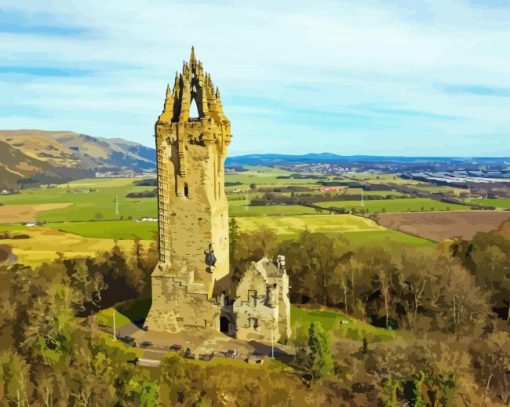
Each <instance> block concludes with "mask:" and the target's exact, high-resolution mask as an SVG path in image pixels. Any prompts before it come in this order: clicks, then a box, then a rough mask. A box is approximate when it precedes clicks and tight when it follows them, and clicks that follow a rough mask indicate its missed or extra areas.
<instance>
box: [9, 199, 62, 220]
mask: <svg viewBox="0 0 510 407" xmlns="http://www.w3.org/2000/svg"><path fill="white" fill-rule="evenodd" d="M69 205H71V204H68V203H53V204H49V203H42V204H34V205H28V204H26V205H4V206H0V224H2V223H24V222H33V221H35V220H36V219H37V216H38V214H39V213H40V212H44V211H50V210H55V209H63V208H66V207H68V206H69Z"/></svg>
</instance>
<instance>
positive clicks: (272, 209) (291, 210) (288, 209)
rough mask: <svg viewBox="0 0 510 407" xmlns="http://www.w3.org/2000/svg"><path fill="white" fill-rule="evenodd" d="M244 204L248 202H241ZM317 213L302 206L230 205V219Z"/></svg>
mask: <svg viewBox="0 0 510 407" xmlns="http://www.w3.org/2000/svg"><path fill="white" fill-rule="evenodd" d="M241 202H243V203H244V204H245V203H246V202H244V201H241ZM314 213H316V211H315V209H313V208H308V207H306V206H301V205H266V206H247V205H232V204H230V208H229V215H230V217H245V216H296V215H312V214H314Z"/></svg>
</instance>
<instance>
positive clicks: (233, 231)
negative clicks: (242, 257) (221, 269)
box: [228, 218, 239, 264]
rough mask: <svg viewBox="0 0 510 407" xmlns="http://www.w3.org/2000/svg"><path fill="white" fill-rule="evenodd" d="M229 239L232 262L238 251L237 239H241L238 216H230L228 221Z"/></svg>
mask: <svg viewBox="0 0 510 407" xmlns="http://www.w3.org/2000/svg"><path fill="white" fill-rule="evenodd" d="M228 239H229V240H228V242H229V254H230V263H231V264H232V263H233V260H234V254H235V252H236V246H237V241H238V240H239V225H238V224H237V220H236V218H230V220H229V222H228Z"/></svg>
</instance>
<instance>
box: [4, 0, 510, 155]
mask: <svg viewBox="0 0 510 407" xmlns="http://www.w3.org/2000/svg"><path fill="white" fill-rule="evenodd" d="M409 3H410V2H406V1H392V2H388V1H384V2H383V1H379V2H374V1H368V0H367V1H359V0H358V1H354V0H352V1H314V2H304V1H288V0H287V1H280V2H276V3H275V2H270V1H256V2H255V1H245V2H234V1H226V2H205V1H202V2H200V1H191V2H188V1H187V2H184V1H183V2H168V1H153V2H135V1H126V0H124V1H118V0H115V1H108V2H105V1H101V2H100V1H83V0H82V1H75V0H73V1H66V2H62V1H24V2H23V3H22V4H21V3H20V2H19V1H11V0H4V1H3V4H4V10H17V11H19V12H20V13H22V15H24V16H28V17H27V18H30V16H35V17H33V18H32V20H30V21H34V20H35V21H39V22H41V23H45V24H47V25H54V24H63V25H68V26H71V27H73V26H77V27H81V28H84V29H85V30H86V32H87V34H86V35H83V36H68V37H63V36H49V35H40V34H31V35H28V34H0V53H1V54H2V55H3V56H4V55H6V56H7V58H6V59H3V62H2V64H4V65H12V66H20V65H22V66H26V65H29V66H52V67H61V68H73V69H77V68H79V69H84V70H92V72H93V74H92V75H90V76H86V77H79V78H72V77H71V78H68V77H64V78H61V77H52V78H46V77H37V78H35V79H33V78H32V79H30V80H28V78H26V77H20V79H19V82H18V83H13V82H12V81H5V80H4V81H2V76H0V93H2V94H3V95H7V98H6V99H5V98H4V101H0V109H1V108H2V106H4V105H5V104H6V103H12V102H9V100H11V101H15V103H19V104H24V105H26V106H28V107H30V108H31V109H36V110H39V111H42V112H46V114H47V116H48V120H47V121H46V122H45V121H44V119H42V118H40V117H37V118H32V117H31V116H30V114H26V115H24V114H23V111H22V110H21V109H20V111H19V113H17V114H16V115H12V116H10V117H9V118H7V117H6V116H0V127H7V126H10V127H20V128H21V127H36V125H37V126H44V127H45V128H51V127H54V128H64V126H67V128H69V129H72V130H77V131H81V132H86V133H89V134H94V135H98V136H123V137H127V138H130V139H134V140H137V141H141V142H143V143H145V144H149V145H150V144H151V143H152V142H153V141H152V137H151V135H152V132H153V131H152V129H153V121H154V119H155V118H156V116H157V115H158V114H159V112H160V109H161V106H162V100H163V94H164V89H165V83H166V82H167V81H170V82H172V81H173V75H174V72H175V71H176V70H180V68H181V63H182V60H183V59H186V58H187V57H188V53H189V47H190V46H191V44H194V45H195V47H196V49H197V53H198V56H199V58H200V59H202V60H203V61H204V65H205V67H206V69H207V70H208V71H209V72H211V74H212V76H213V80H214V81H215V83H217V84H218V85H219V86H220V89H221V90H222V96H223V99H224V100H223V102H224V108H225V111H226V112H227V114H229V116H230V118H231V120H232V122H233V128H234V132H235V135H236V138H235V142H234V143H233V145H232V152H233V153H247V152H250V151H254V150H257V151H260V149H261V148H262V147H261V146H263V148H264V150H266V151H276V150H278V151H285V149H288V151H289V152H306V151H316V150H317V148H319V147H320V148H319V149H320V150H321V151H322V150H324V151H325V150H330V151H334V152H338V153H341V154H352V153H375V152H378V153H387V154H394V153H397V152H398V153H399V154H406V153H407V154H411V155H412V154H443V155H445V154H452V153H455V154H456V155H462V154H466V155H471V154H476V153H478V152H480V151H481V150H480V145H482V146H483V145H486V146H487V148H486V149H485V150H484V151H485V152H484V153H485V154H496V153H498V155H500V154H501V152H502V151H506V152H505V154H510V147H508V146H507V144H505V141H506V139H507V138H508V134H509V133H510V124H509V121H508V117H509V114H508V113H509V110H510V109H509V103H510V98H502V97H500V98H496V97H489V96H480V95H475V94H469V93H452V92H447V91H445V88H444V87H442V85H445V84H449V85H452V84H458V85H462V86H464V85H477V86H482V85H483V86H486V87H497V88H510V48H509V47H508V46H507V44H509V43H510V24H508V21H510V7H509V8H504V7H503V8H501V7H498V8H492V7H486V6H482V5H479V4H475V3H473V2H466V1H459V0H453V1H448V2H445V1H416V2H412V4H411V5H410V4H409ZM36 17H37V18H36ZM242 98H246V100H245V101H242ZM260 99H263V100H266V101H267V103H266V104H265V105H264V104H263V105H260V103H256V102H254V101H257V100H260ZM363 106H379V107H380V108H384V109H393V110H395V111H399V110H401V111H411V112H424V114H423V115H422V116H420V115H418V114H417V115H414V116H413V115H412V114H408V115H406V114H402V115H400V116H398V117H395V114H392V115H385V114H384V113H383V112H382V110H381V111H379V112H378V113H377V112H374V111H363ZM29 111H30V109H27V112H29ZM302 111H310V112H317V115H316V116H314V119H316V120H318V121H319V122H320V120H321V116H320V115H321V114H323V115H324V116H323V117H324V120H323V121H324V125H321V126H317V125H316V120H313V122H307V120H306V117H307V115H303V114H300V113H299V112H302ZM321 112H322V113H321ZM361 113H362V114H364V115H366V116H367V123H366V126H365V127H363V125H362V123H361V124H359V125H358V124H357V123H356V125H352V123H351V122H350V121H348V120H347V121H346V123H344V124H343V122H342V120H334V121H332V124H331V125H330V126H329V128H328V129H327V130H325V127H327V123H328V122H329V121H330V118H331V117H330V116H331V115H335V114H338V115H340V116H342V117H343V116H344V115H348V114H353V115H356V114H357V115H359V114H361ZM434 115H436V116H438V117H439V116H449V117H450V116H451V117H454V118H456V120H450V121H448V120H440V119H439V118H437V117H436V118H434ZM371 120H372V121H371ZM472 137H475V139H476V140H478V144H476V143H473V142H472ZM488 138H491V140H493V141H492V142H491V143H486V142H485V141H484V140H487V139H488ZM310 139H313V140H314V141H313V143H311V142H310ZM257 140H258V141H257ZM361 141H363V142H361ZM452 149H453V150H452Z"/></svg>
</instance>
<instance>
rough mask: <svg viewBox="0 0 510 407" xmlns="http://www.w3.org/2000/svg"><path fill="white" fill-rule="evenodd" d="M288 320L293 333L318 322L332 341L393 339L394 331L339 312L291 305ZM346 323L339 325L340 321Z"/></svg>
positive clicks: (379, 340)
mask: <svg viewBox="0 0 510 407" xmlns="http://www.w3.org/2000/svg"><path fill="white" fill-rule="evenodd" d="M290 318H291V323H292V330H293V332H294V333H295V332H296V331H297V330H298V329H299V328H304V329H306V330H308V327H309V326H310V324H311V323H312V322H320V324H321V325H322V327H323V328H324V330H325V331H326V332H328V333H329V334H330V335H331V337H332V339H334V338H348V339H353V340H362V339H363V338H367V340H368V341H369V342H381V341H387V340H391V339H393V338H395V336H396V333H395V332H394V331H388V330H386V329H384V328H376V327H374V326H372V325H370V324H367V323H366V322H363V321H359V320H357V319H354V318H351V317H349V316H347V315H345V314H344V313H342V312H339V311H333V310H316V309H313V310H310V309H305V308H300V307H298V306H296V305H292V306H291V309H290ZM342 320H343V321H347V323H345V324H340V321H342Z"/></svg>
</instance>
